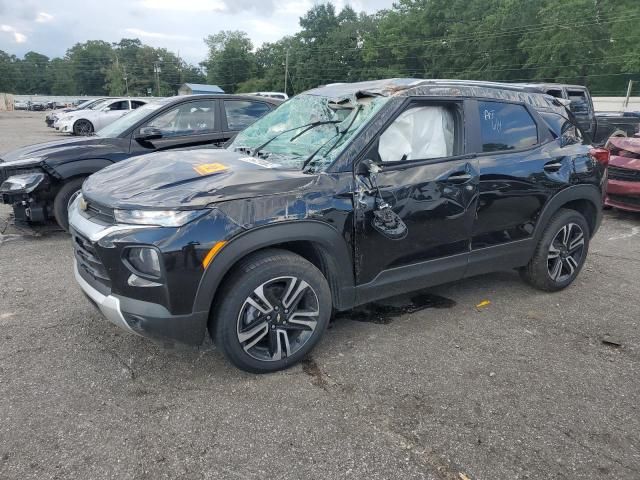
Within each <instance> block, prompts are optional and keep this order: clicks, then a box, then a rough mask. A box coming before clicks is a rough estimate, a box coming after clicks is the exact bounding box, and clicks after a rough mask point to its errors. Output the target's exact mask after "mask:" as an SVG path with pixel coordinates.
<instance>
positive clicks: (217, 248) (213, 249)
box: [202, 242, 227, 270]
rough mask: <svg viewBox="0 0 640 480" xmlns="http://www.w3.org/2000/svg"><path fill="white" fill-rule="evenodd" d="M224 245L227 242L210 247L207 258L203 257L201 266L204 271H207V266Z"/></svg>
mask: <svg viewBox="0 0 640 480" xmlns="http://www.w3.org/2000/svg"><path fill="white" fill-rule="evenodd" d="M226 244H227V242H216V243H215V245H214V246H213V247H211V250H209V253H207V256H206V257H204V260H202V266H203V267H204V269H205V270H206V269H207V267H208V266H209V264H210V263H211V262H212V260H213V258H214V257H215V256H216V255H217V254H218V252H219V251H220V250H222V247H224V246H225V245H226Z"/></svg>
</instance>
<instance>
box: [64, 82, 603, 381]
mask: <svg viewBox="0 0 640 480" xmlns="http://www.w3.org/2000/svg"><path fill="white" fill-rule="evenodd" d="M607 161H608V152H607V151H606V150H598V149H592V148H591V147H590V146H588V145H584V144H583V140H582V136H581V133H580V130H579V129H578V128H577V127H576V125H575V123H574V122H573V121H572V116H571V114H570V113H569V112H568V111H567V110H566V109H565V107H563V106H562V105H561V104H560V103H559V102H558V101H557V100H556V99H554V98H553V97H551V96H548V95H545V94H542V93H540V92H537V91H536V90H535V89H529V88H528V87H523V86H516V85H507V84H497V83H484V82H465V81H444V80H443V81H437V80H415V79H394V80H384V81H372V82H363V83H355V84H334V85H329V86H325V87H321V88H317V89H315V90H311V91H308V92H306V93H304V94H301V95H298V96H297V97H294V98H293V99H291V100H289V101H288V102H286V103H284V104H282V105H281V106H280V107H279V108H277V109H276V110H275V111H273V112H271V113H270V114H268V115H266V116H265V117H263V118H262V119H260V120H258V121H257V122H256V123H254V124H253V125H252V126H250V127H249V128H247V129H246V130H244V131H243V132H242V133H240V134H239V135H238V136H237V137H236V139H235V140H234V141H233V143H232V144H231V145H230V146H228V147H227V148H226V149H221V150H194V151H182V152H167V153H157V154H151V155H145V156H144V157H142V158H139V159H131V160H128V161H125V162H121V163H120V164H118V165H114V166H112V167H108V168H106V169H104V170H102V171H101V172H99V173H97V174H95V175H93V176H92V177H90V178H89V179H88V180H87V181H86V182H85V184H84V186H83V188H82V194H81V196H79V197H78V198H77V199H75V201H74V202H73V204H72V206H71V208H70V223H71V231H72V235H73V245H74V248H75V272H76V279H77V281H78V282H79V284H80V285H81V287H82V289H83V290H84V292H85V293H86V294H87V295H88V297H89V298H90V299H91V300H93V302H95V303H96V304H97V305H98V307H99V308H100V310H101V311H102V312H103V313H104V315H105V316H106V317H107V318H108V319H109V320H111V321H112V322H114V323H116V324H118V325H119V326H121V327H123V328H125V329H127V330H129V331H131V332H134V333H137V334H140V335H143V336H146V337H151V338H155V339H158V340H160V341H162V342H166V343H171V342H173V341H178V342H182V343H187V344H193V345H198V344H200V343H201V342H202V341H203V339H204V335H205V332H206V331H207V329H208V330H209V333H210V334H211V336H212V337H213V340H214V342H215V343H216V345H218V346H219V348H221V349H222V351H223V352H224V353H225V355H226V356H227V358H228V359H229V360H231V361H232V362H233V363H234V364H235V365H237V366H238V367H240V368H242V369H244V370H248V371H252V372H265V371H274V370H278V369H282V368H285V367H288V366H290V365H292V364H294V363H296V362H298V361H299V360H300V359H302V358H303V357H304V355H305V354H306V353H307V352H309V351H310V350H311V349H312V348H313V346H314V345H316V344H317V342H318V340H319V339H320V337H321V336H322V334H323V332H324V330H325V329H326V327H327V324H328V322H329V318H330V316H331V314H332V311H333V310H334V309H336V310H345V309H350V308H352V307H354V306H355V305H358V304H362V303H366V302H370V301H373V300H376V299H380V298H382V297H388V296H391V295H394V294H399V293H402V292H407V291H411V290H417V289H420V288H425V287H428V286H432V285H435V284H440V283H444V282H450V281H454V280H458V279H461V278H463V277H468V276H471V275H478V274H482V273H485V272H489V271H494V270H498V269H512V268H516V269H519V270H520V272H521V273H522V276H523V277H524V279H525V280H527V281H528V282H529V283H531V284H532V285H534V286H535V287H537V288H540V289H543V290H547V291H553V290H558V289H561V288H564V287H566V286H567V285H569V284H570V283H571V282H572V281H573V280H574V279H575V278H576V276H577V275H578V272H579V271H580V269H581V268H582V266H583V264H584V262H585V258H586V255H587V250H588V247H589V240H590V238H591V237H592V236H593V235H594V233H595V232H596V230H597V229H598V226H599V224H600V220H601V212H602V202H603V192H604V184H605V180H606V175H605V170H606V167H605V164H606V162H607Z"/></svg>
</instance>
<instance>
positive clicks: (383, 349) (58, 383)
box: [0, 112, 640, 480]
mask: <svg viewBox="0 0 640 480" xmlns="http://www.w3.org/2000/svg"><path fill="white" fill-rule="evenodd" d="M43 116H44V115H43V114H42V113H18V112H16V113H11V114H9V113H5V114H0V152H2V151H6V150H8V149H10V148H14V147H16V146H18V145H24V144H29V143H33V142H36V141H44V140H49V139H53V138H58V137H60V135H58V134H56V133H55V132H52V131H51V130H50V129H46V128H45V126H44V122H43ZM8 213H9V212H8V210H7V209H6V208H2V209H0V231H2V225H3V224H4V221H5V220H6V219H7V218H8ZM14 235H15V236H14ZM71 258H72V252H71V247H70V243H69V239H68V237H67V236H66V235H64V234H62V233H57V232H52V231H49V230H46V229H45V230H39V231H38V232H37V233H33V232H18V231H15V230H14V229H12V227H9V228H8V229H7V231H6V232H5V235H4V236H0V272H1V273H0V327H1V329H2V334H1V335H0V346H1V348H0V478H2V479H20V480H24V479H45V478H60V479H66V478H91V479H102V478H118V479H130V478H131V479H133V478H136V479H141V478H148V479H159V478H184V479H196V478H203V479H204V478H211V479H223V478H224V479H226V478H228V479H263V478H280V479H300V478H309V479H314V478H318V479H327V478H353V479H400V478H402V479H414V478H424V479H457V480H464V479H466V478H469V479H487V480H493V479H518V478H530V479H534V478H535V479H565V478H566V479H569V478H571V479H576V478H579V479H603V478H611V479H638V478H640V433H639V432H640V411H639V409H638V399H639V393H640V382H639V379H640V368H639V367H640V335H639V334H638V326H639V322H640V306H638V298H640V268H639V267H640V215H630V214H623V213H620V212H615V211H614V212H608V213H607V215H606V218H605V221H604V224H603V226H602V228H601V230H600V232H599V233H598V235H597V236H596V238H595V239H594V241H593V242H592V245H591V253H590V255H589V259H588V261H587V264H586V267H585V269H584V270H583V272H582V274H581V275H580V277H579V278H578V280H577V281H576V282H575V283H574V285H573V286H571V287H570V288H568V289H566V290H564V291H562V292H560V293H556V294H543V293H541V292H538V291H535V290H532V289H531V288H529V287H527V286H526V285H524V284H523V283H521V282H520V281H519V278H518V276H517V274H515V273H513V272H505V273H496V274H492V275H484V276H482V277H478V278H474V279H469V280H465V281H462V282H458V283H455V284H449V285H444V286H441V287H437V288H433V289H430V290H429V291H428V292H426V293H427V294H428V295H431V297H429V296H427V295H426V294H425V295H422V296H421V298H420V300H421V301H422V303H423V307H424V306H426V307H427V308H422V309H404V313H403V309H402V308H399V309H398V311H397V312H394V311H393V309H391V310H390V311H391V313H388V311H387V312H386V313H384V315H383V314H382V313H380V312H376V307H375V306H372V307H371V308H369V309H367V310H364V311H358V312H351V313H348V314H344V315H341V316H340V318H339V319H338V320H337V321H336V322H335V324H334V326H333V328H332V329H330V330H329V331H328V332H327V335H326V337H325V339H324V340H323V342H322V343H321V344H320V346H319V347H318V348H317V349H316V350H315V351H314V352H313V356H312V358H310V359H308V361H307V362H306V363H305V364H304V365H302V366H297V367H294V368H292V369H290V370H288V371H286V372H281V373H278V374H273V375H263V376H254V375H249V374H245V373H242V372H240V371H238V370H236V369H234V368H232V367H231V366H230V365H229V364H227V363H226V362H225V361H224V360H223V358H222V355H221V354H220V352H217V351H215V350H213V349H210V348H208V349H202V350H200V351H194V350H186V349H185V350H164V349H162V348H161V347H158V346H156V345H155V344H153V343H150V342H149V341H146V340H144V339H142V338H139V337H135V336H132V335H129V334H127V333H125V332H121V331H120V330H118V329H117V327H115V326H112V325H111V324H109V323H107V322H106V321H105V320H103V319H102V318H101V316H100V315H99V314H98V313H97V312H96V310H94V308H93V307H92V306H91V305H90V304H89V302H88V301H87V300H85V298H84V297H83V296H82V294H81V293H80V290H79V288H78V287H77V286H76V284H75V282H74V280H73V276H72V271H71ZM423 293H424V292H423ZM436 295H437V296H440V297H444V299H443V298H440V297H436ZM409 297H412V296H409ZM413 297H414V300H415V296H413ZM446 299H448V301H447V300H446ZM425 300H439V301H433V302H431V303H429V302H427V303H426V304H425ZM483 300H489V301H490V302H491V303H490V304H489V305H487V306H485V307H477V305H478V304H479V303H480V302H481V301H483ZM409 302H410V300H409V299H408V298H397V299H394V300H393V302H391V303H393V304H395V305H399V306H403V305H407V304H408V303H409ZM430 305H431V306H433V307H440V308H428V307H429V306H430ZM387 310H389V309H387ZM414 310H415V311H414ZM407 311H408V312H410V313H407ZM363 312H364V313H363ZM355 320H359V321H355ZM603 340H605V341H604V342H603ZM607 341H608V342H609V343H607ZM616 343H617V344H619V345H615V344H616Z"/></svg>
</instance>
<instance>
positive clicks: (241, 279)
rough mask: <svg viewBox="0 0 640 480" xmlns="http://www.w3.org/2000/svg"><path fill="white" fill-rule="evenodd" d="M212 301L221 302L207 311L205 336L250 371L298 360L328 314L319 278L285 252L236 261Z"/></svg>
mask: <svg viewBox="0 0 640 480" xmlns="http://www.w3.org/2000/svg"><path fill="white" fill-rule="evenodd" d="M303 282H304V283H303ZM305 285H306V287H305ZM256 292H258V293H257V294H256ZM298 293H299V294H298ZM216 297H217V298H219V299H221V300H220V302H219V304H218V305H214V308H213V309H212V312H211V318H210V320H209V332H210V334H211V336H212V338H213V340H214V342H215V344H216V346H217V347H218V348H220V349H221V350H222V352H223V353H224V355H225V357H226V358H227V359H228V360H229V361H230V362H231V363H233V364H234V365H235V366H236V367H238V368H240V369H241V370H244V371H247V372H252V373H267V372H275V371H278V370H283V369H285V368H288V367H290V366H292V365H294V364H296V363H298V362H299V361H300V360H302V359H303V358H304V357H305V355H307V353H309V351H311V349H313V347H314V346H315V345H316V344H317V343H318V341H319V340H320V338H321V337H322V335H323V333H324V331H325V330H326V328H327V326H328V324H329V318H330V316H331V311H332V302H331V291H330V290H329V284H328V283H327V280H326V278H325V277H324V275H322V273H321V272H320V270H318V269H317V268H316V267H315V266H314V265H313V264H312V263H310V262H308V261H307V260H305V259H304V258H302V257H300V256H299V255H296V254H294V253H291V252H289V251H286V250H276V249H267V250H262V251H259V252H257V253H255V254H252V255H249V256H248V257H247V258H246V259H243V260H241V261H240V263H239V264H238V265H237V266H236V267H234V269H233V271H232V272H231V274H230V275H229V276H228V278H227V279H225V281H224V285H223V287H222V289H221V290H220V293H219V294H218V295H216Z"/></svg>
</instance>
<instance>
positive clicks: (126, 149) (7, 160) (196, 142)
mask: <svg viewBox="0 0 640 480" xmlns="http://www.w3.org/2000/svg"><path fill="white" fill-rule="evenodd" d="M280 103H281V101H279V100H276V99H271V98H258V97H248V96H238V95H192V96H178V97H172V98H168V99H164V100H160V101H157V102H153V103H148V104H146V105H143V106H141V107H139V108H137V109H136V110H133V111H132V112H131V113H128V114H127V115H125V116H123V117H122V118H119V119H118V120H116V121H114V122H113V123H111V124H109V125H108V126H107V127H105V128H103V129H102V130H99V131H98V132H97V134H96V135H92V136H89V137H83V138H70V139H64V140H57V141H54V142H47V143H40V144H37V145H31V146H29V147H24V148H20V149H18V150H15V151H13V152H9V153H7V154H4V155H2V158H0V200H1V201H2V203H6V204H9V205H12V206H13V211H14V215H15V219H16V221H18V222H20V221H22V222H26V221H29V222H44V221H46V220H48V219H50V218H55V220H56V221H57V222H58V224H59V225H60V226H61V227H62V228H64V229H65V230H66V229H67V228H68V219H67V206H68V204H69V200H70V199H71V198H72V197H73V196H74V195H75V194H76V192H78V191H79V190H80V187H81V186H82V182H84V180H85V179H86V178H87V177H88V176H89V175H91V174H92V173H95V172H97V171H98V170H100V169H102V168H104V167H106V166H109V165H112V164H114V163H117V162H120V161H122V160H125V159H127V158H131V157H136V156H139V155H144V154H147V153H151V152H155V151H158V150H169V149H175V148H185V147H220V146H222V145H223V144H224V143H226V142H227V141H228V140H229V139H231V138H232V137H233V136H234V135H236V134H237V133H238V131H240V130H242V129H243V128H245V127H246V126H247V125H250V124H251V123H253V122H254V121H255V120H256V119H258V118H260V117H261V116H263V115H264V114H266V113H268V112H270V111H271V110H273V109H274V108H275V107H276V106H277V105H279V104H280Z"/></svg>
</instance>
